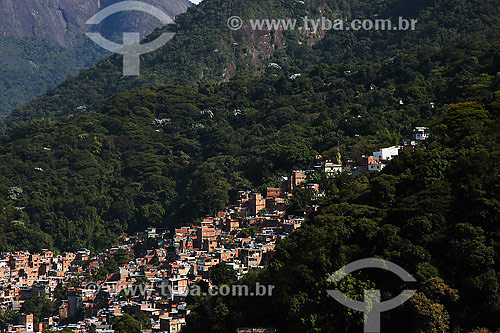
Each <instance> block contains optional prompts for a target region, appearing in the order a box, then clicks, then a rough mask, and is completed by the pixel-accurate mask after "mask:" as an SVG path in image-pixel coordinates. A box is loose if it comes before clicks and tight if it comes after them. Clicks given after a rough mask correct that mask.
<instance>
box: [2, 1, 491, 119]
mask: <svg viewBox="0 0 500 333" xmlns="http://www.w3.org/2000/svg"><path fill="white" fill-rule="evenodd" d="M499 10H500V9H499V8H498V6H497V5H496V2H495V1H493V0H489V1H485V2H481V3H479V2H470V1H465V0H455V1H453V3H449V2H444V1H423V2H419V3H418V5H416V4H415V3H414V2H413V1H409V0H397V1H396V0H392V1H383V2H376V3H375V2H368V1H354V2H353V1H342V0H316V1H311V2H306V3H305V4H302V3H300V2H296V1H280V2H276V1H269V0H259V1H252V2H247V1H242V0H233V1H219V0H207V1H204V2H202V3H201V4H200V5H199V6H196V7H193V8H191V9H190V10H189V11H188V13H186V14H184V15H181V16H179V18H178V20H177V23H176V25H175V26H173V27H170V28H169V29H171V30H174V31H176V32H177V35H176V37H175V39H174V40H173V41H171V42H170V43H168V44H167V45H166V46H165V47H163V48H162V49H160V50H158V51H156V52H154V53H151V54H148V55H145V56H143V57H142V63H141V66H142V75H141V76H140V77H137V78H124V77H122V76H121V57H118V56H112V57H110V58H108V59H106V60H104V61H102V62H101V63H100V64H99V65H98V66H96V67H94V68H92V69H90V70H87V71H83V72H81V73H80V75H79V76H77V77H75V78H71V79H69V80H67V81H65V82H64V83H63V84H61V85H60V86H59V87H57V88H55V89H53V90H51V91H48V92H47V93H46V94H44V95H43V96H41V97H40V98H37V99H36V100H34V101H33V102H32V103H29V104H27V105H25V106H23V107H22V108H19V109H17V110H15V112H14V113H13V115H12V117H10V118H9V119H7V123H12V122H16V121H26V120H30V119H34V118H39V117H47V116H48V117H59V116H61V115H67V114H71V113H74V112H75V109H76V108H78V107H79V106H82V105H84V106H87V108H91V107H92V106H93V105H95V103H96V102H98V101H100V100H102V99H103V98H105V97H106V96H109V95H111V94H113V93H116V92H119V91H124V90H127V89H133V88H137V87H148V86H154V85H158V84H165V83H185V84H196V83H199V82H207V81H212V80H213V81H216V82H221V81H227V80H228V79H229V78H230V77H233V76H235V75H259V74H262V73H273V72H278V73H279V72H280V70H276V69H273V68H269V67H268V66H269V63H271V62H274V63H278V64H279V65H280V66H281V68H282V70H287V69H289V68H292V67H294V66H298V67H299V68H307V67H309V66H311V65H312V64H316V63H320V62H324V63H328V64H335V63H339V62H342V61H345V60H347V59H350V58H359V59H364V60H376V59H380V61H384V60H383V59H390V58H391V57H393V56H394V55H396V54H398V53H400V52H406V51H409V50H413V51H415V52H417V51H418V49H420V50H421V52H422V53H423V54H425V53H426V52H428V51H432V50H433V49H440V48H443V47H445V46H446V44H447V43H454V42H459V41H460V42H467V43H468V42H471V43H483V42H484V41H485V40H487V39H491V38H494V37H492V36H494V35H495V34H496V35H498V29H497V27H498V26H500V22H499V20H500V19H499V17H500V15H499V14H500V13H499ZM320 12H321V13H322V14H321V15H324V16H326V17H335V16H336V15H337V16H336V17H338V16H340V17H343V16H346V17H348V18H349V19H354V18H362V19H363V18H373V17H375V16H374V15H378V16H377V17H384V18H385V17H389V18H393V19H394V20H396V21H397V17H398V16H405V17H408V18H410V17H411V18H418V19H419V24H418V26H417V31H414V32H408V31H399V32H394V31H390V32H380V31H356V32H354V31H334V32H328V33H326V34H321V33H317V34H305V35H304V34H302V33H299V32H297V31H285V32H284V31H276V32H270V31H267V30H265V31H253V30H252V29H250V27H249V24H248V19H250V18H287V17H292V18H300V17H303V16H309V17H318V16H319V15H320V14H319V13H320ZM444 12H448V13H453V15H451V16H449V17H446V18H445V17H443V16H442V13H444ZM232 15H239V16H241V17H242V18H243V19H244V20H245V22H246V25H245V26H244V28H243V29H241V30H239V31H234V32H233V31H231V30H230V29H228V27H227V26H226V21H227V19H228V17H230V16H232ZM158 33H160V32H157V33H156V34H154V35H153V36H151V37H150V38H151V39H153V38H155V36H156V35H157V34H158ZM311 45H312V46H313V47H311Z"/></svg>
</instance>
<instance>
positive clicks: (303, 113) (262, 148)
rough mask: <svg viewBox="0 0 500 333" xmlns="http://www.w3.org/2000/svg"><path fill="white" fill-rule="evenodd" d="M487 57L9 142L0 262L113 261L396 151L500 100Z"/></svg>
mask: <svg viewBox="0 0 500 333" xmlns="http://www.w3.org/2000/svg"><path fill="white" fill-rule="evenodd" d="M457 47H458V46H457ZM483 47H484V46H482V45H480V46H478V48H477V49H475V48H474V45H471V46H469V48H468V49H467V50H461V49H459V48H451V46H450V47H449V48H447V49H446V50H442V51H437V52H435V53H427V54H426V55H425V56H421V55H419V54H415V55H402V56H399V57H396V58H394V59H393V60H392V61H391V62H390V63H380V62H368V61H360V60H353V61H351V62H346V63H344V64H340V65H336V66H328V65H318V66H316V67H314V68H312V69H310V70H308V71H304V72H301V73H300V74H301V75H300V76H293V74H299V73H295V72H294V71H290V72H288V73H285V74H284V75H280V76H277V77H274V76H269V77H268V78H263V79H261V80H259V81H255V80H254V81H247V80H245V79H235V80H232V81H231V82H229V83H225V84H222V85H216V84H204V85H200V86H198V87H182V86H163V87H158V88H154V89H146V90H137V91H128V92H124V93H120V94H117V95H114V96H113V97H111V98H109V99H108V100H106V101H105V102H103V103H101V104H100V105H99V107H98V108H97V109H96V110H95V111H90V112H87V113H84V114H82V115H76V116H69V117H66V118H64V119H62V120H59V121H54V120H49V119H46V120H37V121H33V122H30V123H28V124H26V125H23V126H19V127H16V128H14V129H13V130H12V131H11V132H10V133H9V135H7V136H5V137H2V138H1V139H0V140H1V148H0V170H1V172H0V180H1V181H0V184H1V185H0V186H1V187H0V193H1V195H0V206H1V207H3V211H4V213H3V214H2V215H0V219H1V225H2V228H3V230H2V231H3V232H2V234H1V235H2V237H3V238H2V241H1V243H0V245H1V249H3V250H6V249H16V248H19V249H21V248H24V249H40V248H43V247H58V248H60V249H75V248H79V247H83V246H85V247H89V248H104V247H106V246H109V245H111V243H112V241H113V240H114V239H116V237H117V236H118V235H120V234H122V233H124V232H134V231H138V230H143V229H145V228H146V227H148V226H151V225H156V226H162V227H165V226H167V227H172V226H174V225H177V224H180V223H186V222H191V221H193V220H194V219H196V218H198V217H200V216H203V215H204V214H207V213H212V212H214V211H215V210H217V209H221V208H223V207H224V205H225V204H226V203H228V202H229V201H230V199H231V195H234V194H235V192H236V191H238V190H241V189H247V188H258V187H259V186H261V185H263V184H273V183H274V182H275V180H276V176H277V175H279V174H281V173H285V172H288V171H290V170H291V169H293V168H296V167H308V166H309V165H310V164H311V163H312V162H313V159H314V156H315V155H316V154H318V153H321V154H323V155H325V156H327V157H333V156H335V154H336V147H337V143H339V144H340V148H341V151H342V154H343V156H344V158H345V159H357V158H358V157H359V156H360V154H362V153H368V152H371V151H373V150H376V149H377V148H378V147H380V146H386V145H392V144H398V143H400V142H401V139H402V138H403V137H405V136H408V135H409V134H410V132H411V129H412V128H413V126H417V125H426V124H427V123H428V122H429V120H431V119H433V118H435V117H438V116H440V115H441V114H442V112H443V111H444V110H446V109H447V108H448V105H449V104H450V103H456V102H462V101H467V100H476V101H479V102H483V103H484V102H486V101H488V100H489V99H490V98H491V94H492V92H494V91H496V90H499V89H500V88H499V82H500V81H499V77H498V75H496V72H495V70H494V69H495V68H496V66H497V65H496V63H497V61H498V59H500V57H498V47H497V44H495V43H493V44H492V45H490V46H489V47H486V48H485V49H484V50H483ZM473 57H475V59H477V61H471V60H470V59H471V58H473ZM348 68H350V69H352V70H351V72H350V73H347V72H346V69H348ZM464 68H467V69H466V72H464ZM370 86H372V88H373V87H375V88H373V89H371V88H370ZM400 99H403V100H404V104H403V105H401V104H400V103H399V100H400ZM430 103H435V105H434V107H432V105H431V104H430ZM21 231H22V232H21Z"/></svg>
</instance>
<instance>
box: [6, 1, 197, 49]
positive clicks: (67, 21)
mask: <svg viewBox="0 0 500 333" xmlns="http://www.w3.org/2000/svg"><path fill="white" fill-rule="evenodd" d="M119 1H120V0H0V35H1V36H4V37H9V38H23V37H28V38H35V39H39V40H42V39H44V40H49V41H51V42H55V43H57V44H59V45H62V46H66V47H71V46H72V42H73V39H74V38H75V36H77V35H80V34H82V33H84V32H85V31H87V30H88V29H89V28H90V27H89V26H87V25H86V24H85V22H86V21H87V20H88V19H89V18H90V17H92V15H94V14H95V13H97V12H98V11H99V10H100V9H102V8H104V7H106V6H109V5H111V4H113V3H116V2H119ZM147 2H148V3H149V4H151V5H153V6H157V7H158V8H161V9H162V10H163V11H165V13H167V14H168V15H169V16H171V17H175V16H176V15H178V14H180V13H183V12H185V11H186V10H187V8H188V7H189V6H190V5H191V3H190V2H189V1H188V0H152V1H147ZM117 16H119V15H113V16H111V17H110V18H109V20H110V22H109V24H112V25H113V28H115V29H117V31H119V29H132V28H137V29H138V30H137V31H138V32H141V33H142V34H143V35H144V34H147V33H150V32H151V31H152V30H153V29H154V28H156V27H158V26H159V25H160V22H159V21H156V19H154V18H151V17H148V14H132V15H128V16H127V19H123V16H121V17H117ZM109 24H108V25H109Z"/></svg>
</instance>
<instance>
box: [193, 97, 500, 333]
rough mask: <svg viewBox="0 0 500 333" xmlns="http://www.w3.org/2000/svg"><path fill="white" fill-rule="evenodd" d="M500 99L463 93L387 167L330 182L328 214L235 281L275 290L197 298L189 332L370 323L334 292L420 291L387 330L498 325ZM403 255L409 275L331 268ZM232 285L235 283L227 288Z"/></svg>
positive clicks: (387, 315)
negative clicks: (426, 134) (465, 98)
mask: <svg viewBox="0 0 500 333" xmlns="http://www.w3.org/2000/svg"><path fill="white" fill-rule="evenodd" d="M496 95H497V97H496V100H495V101H494V103H488V104H487V105H485V106H482V105H480V104H477V103H460V104H457V105H453V106H451V107H450V108H449V110H448V112H447V113H446V115H445V116H444V117H442V118H441V119H438V120H437V121H435V122H434V124H433V125H432V126H431V139H430V141H428V143H427V144H426V146H425V147H420V148H419V149H417V151H416V152H415V153H413V154H406V153H405V154H401V155H400V156H398V157H396V158H395V160H394V161H393V162H391V164H390V165H389V166H388V167H387V168H386V169H384V171H383V172H381V173H372V174H364V175H360V176H358V177H352V176H348V175H342V176H339V177H337V178H336V179H333V180H330V182H329V183H327V184H325V189H327V195H326V197H325V198H322V199H320V200H319V202H318V203H319V204H320V205H321V208H320V210H319V212H317V213H314V214H312V215H311V216H310V219H309V220H307V221H306V222H305V223H303V224H302V227H301V228H300V229H298V230H297V231H296V232H295V233H293V234H292V235H290V236H289V237H287V238H286V239H285V240H284V241H283V242H282V243H281V244H280V245H278V247H277V252H276V256H275V260H274V261H273V262H272V263H271V264H270V266H268V267H266V268H265V269H262V270H257V271H254V272H253V274H251V273H249V274H248V275H247V276H245V277H244V278H243V279H240V280H238V281H237V282H235V284H237V285H240V286H241V285H247V286H249V290H250V291H251V292H252V291H254V290H255V286H256V283H259V284H260V285H261V286H262V285H264V286H266V285H272V286H274V287H275V288H274V289H273V293H272V296H268V297H231V296H230V295H229V296H226V297H223V296H216V297H206V296H201V297H191V298H190V299H189V300H188V304H191V305H192V306H191V313H190V315H189V316H188V319H187V323H188V327H187V328H185V331H186V332H187V333H190V332H200V331H203V332H207V333H215V332H232V331H234V330H236V328H237V327H274V328H277V329H278V331H280V332H290V333H299V332H300V333H303V332H307V333H312V332H362V331H363V314H362V312H358V311H351V310H350V309H348V308H346V307H344V306H343V305H341V304H340V303H338V302H337V301H335V300H334V299H333V298H332V297H330V296H329V295H328V294H327V290H335V289H338V290H341V292H342V293H343V294H345V295H347V297H348V298H351V299H356V300H358V301H363V292H364V290H366V289H378V290H380V291H381V293H382V297H383V300H389V299H392V298H393V297H395V296H396V295H398V294H399V293H400V292H401V291H402V290H405V289H415V290H416V294H415V295H414V296H413V297H412V298H410V299H409V300H408V301H407V302H406V303H404V304H399V306H398V307H396V308H394V309H391V310H389V311H386V312H383V313H382V314H381V317H380V318H381V331H382V332H411V333H419V332H495V331H497V330H498V327H500V316H499V314H500V292H499V288H498V286H499V283H500V279H499V272H500V265H499V256H500V248H499V247H498V244H499V242H500V224H499V222H500V191H499V183H500V172H499V171H500V170H499V166H498V162H497V158H498V156H500V118H499V116H500V104H499V102H500V92H497V94H496ZM373 257H375V258H383V259H385V260H388V261H391V262H393V263H396V264H397V265H400V266H401V267H403V269H405V270H406V271H408V272H409V273H410V274H411V275H412V276H413V277H414V278H415V279H416V280H417V282H416V283H404V282H402V281H401V279H400V278H399V277H397V276H395V275H394V274H393V272H386V271H384V270H381V269H362V270H359V271H356V272H352V273H351V274H348V275H347V276H346V277H344V278H343V279H342V280H341V281H340V282H338V283H335V282H330V283H329V282H327V278H328V277H329V276H331V274H333V273H334V272H336V271H337V270H339V269H340V268H341V267H343V266H345V265H347V264H349V263H352V262H354V261H356V260H359V259H364V258H373ZM230 287H231V286H230Z"/></svg>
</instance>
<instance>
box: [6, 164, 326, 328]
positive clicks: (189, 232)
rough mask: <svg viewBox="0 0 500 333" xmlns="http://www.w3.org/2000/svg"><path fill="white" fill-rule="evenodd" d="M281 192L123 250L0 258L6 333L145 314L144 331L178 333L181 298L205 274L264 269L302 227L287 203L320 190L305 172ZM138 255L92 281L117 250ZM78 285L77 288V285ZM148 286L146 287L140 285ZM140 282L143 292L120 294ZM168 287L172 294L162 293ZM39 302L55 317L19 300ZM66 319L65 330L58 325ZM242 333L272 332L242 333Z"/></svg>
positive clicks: (97, 324)
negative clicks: (299, 192) (297, 194)
mask: <svg viewBox="0 0 500 333" xmlns="http://www.w3.org/2000/svg"><path fill="white" fill-rule="evenodd" d="M281 180H282V186H281V187H278V188H267V189H266V191H265V193H264V195H263V194H261V193H253V192H251V191H241V192H240V193H239V200H238V201H237V203H236V204H235V205H234V206H231V207H227V208H226V209H225V210H224V211H222V212H219V213H217V214H215V216H211V217H206V218H203V219H202V221H200V222H199V223H198V224H196V225H193V226H186V227H180V228H177V229H175V232H174V233H172V234H171V233H169V232H166V231H163V232H161V231H160V230H159V229H155V228H150V229H148V230H147V231H146V232H143V233H139V234H137V235H135V236H133V237H127V238H125V239H123V242H122V245H120V246H119V247H116V248H112V249H108V250H106V251H104V252H102V253H99V254H96V255H94V256H91V254H90V251H88V250H86V249H81V250H80V251H78V252H76V253H63V254H60V255H55V254H54V253H53V252H51V251H49V250H43V251H42V253H38V254H34V253H29V252H12V253H4V254H2V256H1V257H0V258H1V259H0V306H1V310H2V311H6V310H13V311H19V312H20V315H19V318H18V320H17V322H16V323H12V325H8V326H7V327H6V328H5V329H6V331H8V332H41V331H46V330H48V329H53V330H60V329H63V328H68V329H71V330H72V331H74V332H100V333H103V332H106V333H111V332H113V329H112V323H113V322H114V321H115V320H116V318H117V317H119V316H122V315H123V314H125V313H127V314H132V315H133V314H139V313H142V314H144V315H146V316H147V317H148V318H149V319H150V321H151V326H152V328H150V329H145V330H143V331H146V332H179V331H180V330H181V329H182V327H183V326H184V325H185V322H186V316H187V314H188V313H189V311H188V310H187V308H186V305H187V304H186V297H187V293H186V291H187V290H188V288H189V287H190V286H192V285H193V284H195V283H197V282H198V281H200V280H204V281H207V282H208V283H209V284H211V277H210V269H211V268H212V267H214V266H215V265H217V264H219V263H224V264H226V265H227V267H229V268H231V269H233V270H234V272H235V275H236V276H237V277H238V278H240V277H242V276H244V275H245V274H246V273H247V272H249V271H250V270H252V269H256V268H259V267H263V266H265V265H267V264H268V263H269V262H270V260H271V259H272V258H273V256H274V253H275V247H276V245H277V244H279V242H280V241H281V240H282V239H283V238H284V237H286V236H287V235H288V234H290V233H292V232H294V231H295V230H296V229H297V228H299V227H300V226H301V224H302V222H303V221H304V218H305V217H304V216H300V217H295V216H288V215H287V214H286V211H285V210H286V207H287V200H288V199H289V198H291V196H292V193H293V192H294V191H295V190H296V189H297V188H298V187H301V186H310V187H312V188H314V189H315V190H316V191H319V185H317V184H308V183H307V181H306V180H307V172H305V171H300V170H296V171H293V172H292V173H291V174H290V175H288V176H287V177H282V178H281ZM137 247H140V248H142V249H146V250H145V251H144V253H143V254H142V255H139V256H138V257H137V258H135V259H134V260H132V261H130V262H128V263H126V264H123V265H121V266H120V267H119V270H118V271H117V272H114V273H112V274H110V275H109V276H107V277H106V278H105V279H104V280H101V281H95V282H93V287H92V288H89V284H88V282H87V281H88V279H87V278H86V277H88V276H96V275H95V274H96V273H97V272H98V270H99V268H100V267H102V266H104V265H105V263H106V261H107V260H109V259H110V258H111V257H113V256H114V255H115V254H116V253H117V252H118V251H128V252H130V253H132V251H133V249H134V248H137ZM75 280H76V281H78V284H77V285H76V286H75V283H74V281H75ZM70 281H72V283H71V285H72V286H71V287H69V288H67V299H63V300H58V299H55V296H54V291H55V290H56V287H57V286H58V285H68V282H70ZM145 281H146V282H145ZM138 283H144V284H145V288H146V289H144V290H142V292H141V293H139V294H136V293H133V294H128V295H126V294H124V292H125V291H129V290H131V289H133V288H134V286H137V284H138ZM165 286H168V290H169V293H168V294H164V293H163V292H162V290H163V288H164V287H165ZM33 297H42V298H48V299H51V300H53V301H55V302H57V304H58V306H59V307H58V314H57V315H55V316H53V317H49V318H40V320H38V321H37V322H35V321H34V320H35V319H34V316H33V314H30V313H21V309H22V304H23V302H24V301H26V300H28V299H30V298H33ZM64 318H66V319H68V318H71V319H73V320H70V322H72V323H70V324H65V325H63V324H61V323H63V322H67V321H64V320H63V319H64ZM240 331H241V332H253V331H255V332H261V331H262V332H272V330H269V329H266V330H263V329H256V328H242V329H241V330H240Z"/></svg>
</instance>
